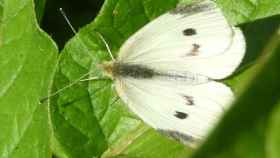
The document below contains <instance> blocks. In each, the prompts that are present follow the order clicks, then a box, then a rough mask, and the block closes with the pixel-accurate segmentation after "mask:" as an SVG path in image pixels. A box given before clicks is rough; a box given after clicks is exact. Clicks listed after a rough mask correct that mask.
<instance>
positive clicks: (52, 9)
mask: <svg viewBox="0 0 280 158" xmlns="http://www.w3.org/2000/svg"><path fill="white" fill-rule="evenodd" d="M103 2H104V0H79V1H77V0H46V2H45V3H46V4H45V11H44V13H43V16H42V20H41V22H40V23H41V27H42V28H43V30H44V31H46V32H47V33H48V34H49V35H50V36H51V37H52V38H53V40H55V42H56V43H57V44H58V46H59V49H62V48H63V47H64V44H65V43H66V42H67V41H68V40H69V39H70V38H71V37H72V36H73V35H74V33H73V32H72V31H71V29H70V27H69V26H68V25H67V23H66V21H65V19H64V18H63V17H62V15H61V13H60V11H59V8H63V10H64V12H65V13H66V15H67V17H68V18H69V19H70V21H71V23H72V25H73V26H74V28H75V29H76V30H78V29H79V28H80V27H83V26H84V25H86V24H88V23H90V22H91V21H92V20H94V18H95V16H96V15H97V14H98V12H99V10H100V8H101V6H102V4H103Z"/></svg>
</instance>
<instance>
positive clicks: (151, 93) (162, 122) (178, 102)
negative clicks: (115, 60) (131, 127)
mask: <svg viewBox="0 0 280 158" xmlns="http://www.w3.org/2000/svg"><path fill="white" fill-rule="evenodd" d="M182 82H183V81H178V82H169V81H167V80H162V79H161V78H154V79H133V78H122V79H120V80H117V82H116V87H117V92H118V94H119V96H120V97H121V99H122V100H123V101H124V102H125V103H126V104H127V105H128V107H129V108H130V109H131V110H132V111H133V112H134V113H136V114H137V115H138V116H140V118H141V119H143V121H144V122H146V123H147V124H149V125H151V126H152V127H154V128H155V129H158V130H159V131H161V132H163V131H165V132H166V131H169V133H170V131H174V132H175V134H176V135H177V136H180V135H181V136H184V137H185V139H188V140H186V141H185V142H184V143H187V144H192V143H193V142H196V140H199V139H201V138H203V137H204V136H205V134H206V133H207V132H208V131H209V128H211V127H213V124H214V123H215V122H216V121H217V119H218V118H219V117H220V115H221V113H222V112H223V111H224V110H225V109H226V108H227V106H228V105H229V104H230V103H231V101H232V99H233V94H232V92H231V90H230V89H229V88H228V87H227V86H225V85H224V84H222V83H218V82H215V81H211V82H207V83H203V84H198V85H195V86H194V85H188V84H182ZM213 92H215V93H213ZM175 134H174V133H173V135H175ZM178 139H179V138H178ZM183 140H184V139H183ZM183 140H181V141H183Z"/></svg>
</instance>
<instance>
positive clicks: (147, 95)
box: [101, 0, 245, 145]
mask: <svg viewBox="0 0 280 158" xmlns="http://www.w3.org/2000/svg"><path fill="white" fill-rule="evenodd" d="M244 54H245V40H244V37H243V34H242V32H241V31H240V29H238V28H235V27H233V26H231V25H230V24H229V23H228V22H227V20H226V19H225V17H224V16H223V14H222V11H221V10H220V9H219V8H218V7H217V6H216V4H215V3H214V2H212V1H210V0H206V1H203V2H199V3H195V4H193V5H187V6H184V5H181V6H178V7H177V8H175V9H174V10H172V11H169V12H168V13H166V14H163V15H162V16H160V17H158V18H156V19H155V20H154V21H152V22H150V23H148V24H147V25H146V26H144V27H143V28H142V29H140V30H139V31H138V32H136V33H135V34H134V35H132V36H131V37H130V38H129V39H128V40H127V41H126V42H125V43H124V44H123V46H122V47H121V49H120V51H119V56H118V58H117V59H116V60H115V61H111V62H106V63H103V64H102V65H101V66H102V68H103V69H104V70H105V72H106V73H107V74H109V75H110V76H111V78H112V79H113V80H114V81H115V82H114V84H115V86H116V90H117V93H118V94H119V96H120V98H121V99H122V100H123V101H124V102H125V103H126V104H127V105H128V107H129V108H130V109H131V110H132V111H133V112H134V113H136V114H137V115H138V116H139V117H140V118H141V119H142V120H143V121H144V122H146V123H147V124H149V125H150V126H152V127H154V128H155V129H157V130H159V131H160V132H162V133H165V134H167V135H169V136H171V137H173V138H175V139H177V140H180V141H182V142H183V143H185V144H188V145H194V144H196V143H197V142H199V140H201V139H202V138H203V137H205V136H206V134H207V133H208V131H209V129H211V128H212V127H213V125H214V124H215V123H216V122H217V120H218V118H219V117H220V115H221V114H222V112H223V111H224V109H226V108H227V107H228V106H229V105H230V103H231V102H232V100H233V98H234V95H233V93H232V91H231V89H230V88H229V87H227V86H226V85H224V84H222V83H219V82H216V80H219V79H224V78H226V77H228V76H229V75H231V74H232V73H233V71H234V70H235V69H236V68H237V67H238V65H239V64H240V62H241V61H242V58H243V56H244Z"/></svg>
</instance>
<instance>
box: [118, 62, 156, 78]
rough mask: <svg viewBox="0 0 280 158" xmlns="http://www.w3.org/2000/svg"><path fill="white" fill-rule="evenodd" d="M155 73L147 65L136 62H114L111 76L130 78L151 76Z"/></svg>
mask: <svg viewBox="0 0 280 158" xmlns="http://www.w3.org/2000/svg"><path fill="white" fill-rule="evenodd" d="M156 74H157V73H156V72H155V71H154V70H153V69H150V68H148V67H145V66H143V65H136V64H123V63H114V65H113V76H121V77H132V78H152V77H154V76H155V75H156Z"/></svg>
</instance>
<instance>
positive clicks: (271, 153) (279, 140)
mask: <svg viewBox="0 0 280 158" xmlns="http://www.w3.org/2000/svg"><path fill="white" fill-rule="evenodd" d="M279 100H280V99H279ZM279 121H280V102H278V104H277V106H276V107H275V109H274V110H273V113H272V114H271V117H270V119H269V122H268V128H267V141H266V143H267V144H266V149H267V157H268V158H278V157H280V152H279V146H280V134H279V133H280V122H279Z"/></svg>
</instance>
